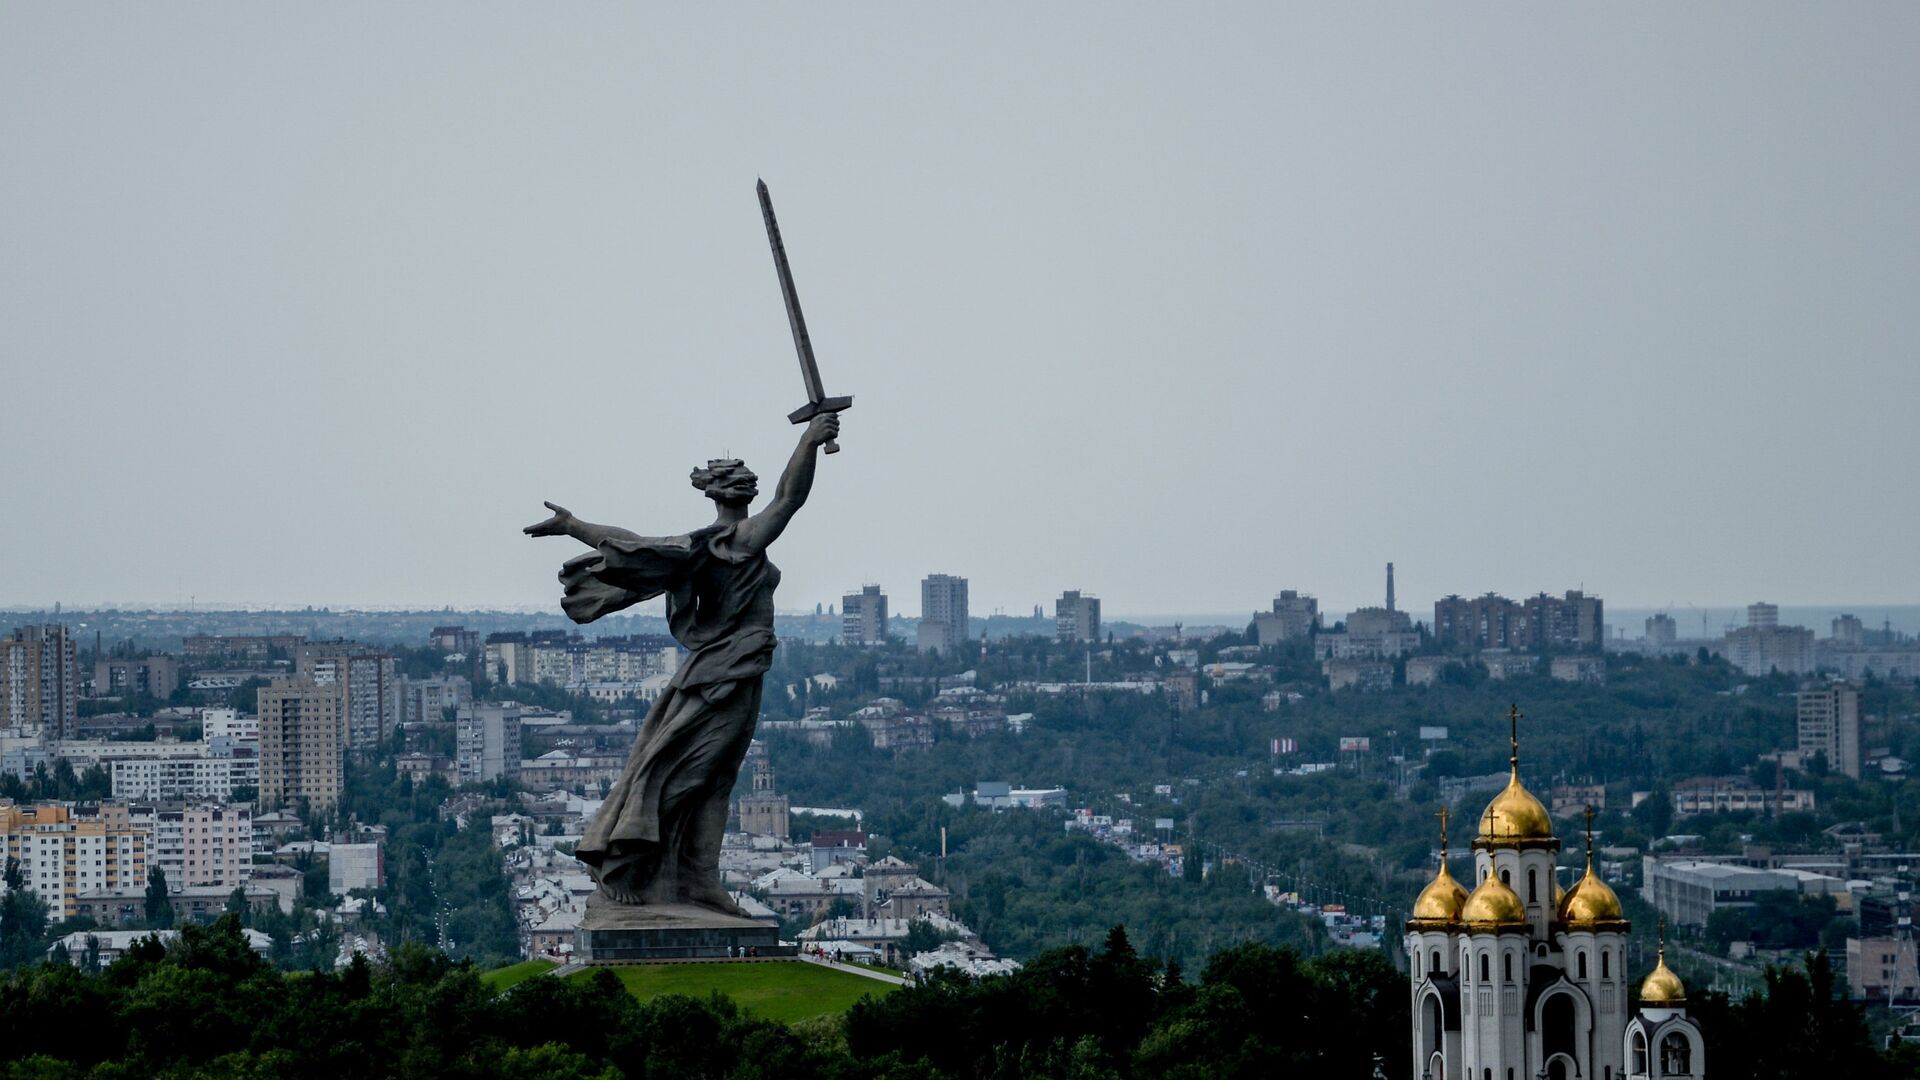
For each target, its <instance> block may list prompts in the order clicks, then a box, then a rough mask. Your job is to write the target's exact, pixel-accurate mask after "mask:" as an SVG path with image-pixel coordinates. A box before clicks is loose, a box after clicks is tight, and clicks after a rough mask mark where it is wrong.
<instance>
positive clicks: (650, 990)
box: [505, 961, 899, 1023]
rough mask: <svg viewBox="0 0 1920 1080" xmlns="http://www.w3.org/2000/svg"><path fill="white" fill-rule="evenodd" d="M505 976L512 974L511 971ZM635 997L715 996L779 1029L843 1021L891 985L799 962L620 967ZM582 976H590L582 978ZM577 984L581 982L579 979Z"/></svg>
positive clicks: (889, 990)
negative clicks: (823, 1019)
mask: <svg viewBox="0 0 1920 1080" xmlns="http://www.w3.org/2000/svg"><path fill="white" fill-rule="evenodd" d="M505 970H509V971H510V970H512V969H511V968H508V969H505ZM613 973H614V974H615V975H618V976H619V977H620V982H621V983H622V984H623V985H625V986H626V988H627V990H628V991H629V992H630V993H632V994H633V996H635V997H637V998H639V999H640V1000H642V1001H645V1000H647V999H648V998H655V997H659V996H661V995H663V994H685V995H687V996H688V997H695V998H705V997H706V996H707V995H708V994H710V993H712V992H713V991H715V990H718V991H719V992H720V993H722V994H725V995H727V996H728V997H730V998H732V999H733V1000H734V1001H735V1002H737V1003H738V1004H739V1005H740V1006H741V1007H742V1008H745V1009H747V1010H749V1011H750V1012H752V1013H753V1015H755V1016H758V1017H761V1018H762V1019H766V1020H776V1021H779V1022H780V1023H792V1022H793V1021H795V1020H806V1019H809V1018H811V1017H815V1016H827V1015H838V1014H839V1013H843V1012H846V1011H847V1010H848V1009H849V1008H852V1007H853V1003H854V1002H856V1001H859V1000H860V999H861V998H862V997H864V996H865V995H867V994H872V995H874V996H875V997H880V996H884V995H886V994H890V993H892V992H893V991H894V990H897V989H899V988H898V987H896V986H894V985H893V984H892V983H883V982H881V981H880V980H878V979H869V978H865V977H863V976H860V975H849V974H847V973H846V972H844V971H834V970H833V969H831V968H824V967H817V966H815V965H813V964H807V963H802V962H800V961H791V962H778V963H763V964H640V965H635V966H632V967H616V968H614V969H613ZM581 974H583V975H584V974H587V973H586V972H582V973H581ZM575 977H576V978H578V976H575Z"/></svg>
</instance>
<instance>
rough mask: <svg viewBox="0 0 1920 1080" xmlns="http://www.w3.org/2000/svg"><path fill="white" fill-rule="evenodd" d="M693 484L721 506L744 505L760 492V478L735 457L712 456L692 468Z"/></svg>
mask: <svg viewBox="0 0 1920 1080" xmlns="http://www.w3.org/2000/svg"><path fill="white" fill-rule="evenodd" d="M692 479H693V486H694V487H697V488H699V489H700V490H701V491H704V492H706V493H707V498H709V499H712V500H713V501H714V502H717V503H719V504H720V505H722V506H732V505H736V504H737V505H740V506H745V505H746V504H747V503H750V502H752V501H753V499H754V496H756V495H758V494H760V478H759V477H757V476H755V475H753V470H752V469H749V468H747V466H746V463H745V462H742V461H740V460H738V459H736V458H714V459H712V460H711V461H708V462H707V464H706V467H705V468H700V469H695V470H693V477H692Z"/></svg>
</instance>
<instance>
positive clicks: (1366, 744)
mask: <svg viewBox="0 0 1920 1080" xmlns="http://www.w3.org/2000/svg"><path fill="white" fill-rule="evenodd" d="M1372 749H1373V740H1372V739H1371V738H1369V737H1367V736H1365V735H1357V736H1356V735H1342V736H1341V737H1340V752H1341V753H1343V754H1344V753H1347V752H1349V751H1354V750H1359V751H1370V750H1372Z"/></svg>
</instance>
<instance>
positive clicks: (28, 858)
mask: <svg viewBox="0 0 1920 1080" xmlns="http://www.w3.org/2000/svg"><path fill="white" fill-rule="evenodd" d="M0 848H4V849H5V857H6V858H8V859H18V860H20V873H21V874H22V875H23V876H24V877H25V879H26V881H25V884H26V887H27V888H29V889H32V890H33V891H34V893H35V894H37V895H38V896H39V897H40V899H42V900H44V901H46V902H47V907H48V909H49V913H50V914H51V915H52V917H53V918H55V919H68V918H72V917H73V916H74V915H75V914H76V913H77V911H78V906H77V904H76V900H77V898H78V897H79V896H80V894H81V893H87V892H97V891H99V890H102V889H120V888H133V887H135V886H136V885H143V884H144V883H145V882H146V878H147V831H146V830H145V829H144V828H141V827H140V826H138V825H136V824H135V823H134V821H133V817H132V813H131V810H130V808H129V806H128V804H126V803H124V802H117V801H107V802H100V803H54V802H46V803H36V804H34V805H32V806H20V805H15V804H11V803H9V804H4V805H0ZM0 888H5V885H4V883H0Z"/></svg>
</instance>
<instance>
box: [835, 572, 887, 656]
mask: <svg viewBox="0 0 1920 1080" xmlns="http://www.w3.org/2000/svg"><path fill="white" fill-rule="evenodd" d="M886 640H887V594H886V593H883V592H881V591H880V586H878V585H863V586H861V588H860V591H859V592H857V593H848V594H847V595H845V596H843V597H841V598H840V641H841V643H842V644H846V645H883V644H885V643H886Z"/></svg>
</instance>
